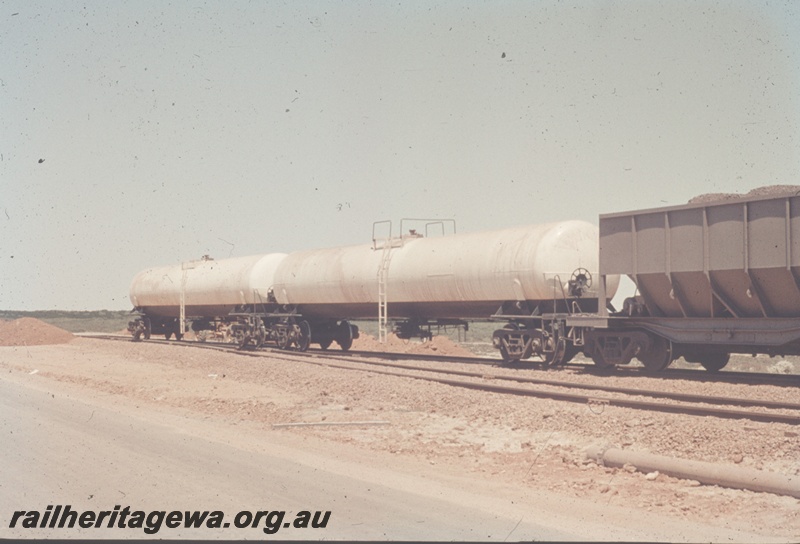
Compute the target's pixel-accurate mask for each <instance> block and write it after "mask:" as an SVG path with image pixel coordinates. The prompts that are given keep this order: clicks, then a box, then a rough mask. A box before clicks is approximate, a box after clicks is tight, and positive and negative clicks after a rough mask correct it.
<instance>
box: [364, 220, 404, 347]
mask: <svg viewBox="0 0 800 544" xmlns="http://www.w3.org/2000/svg"><path fill="white" fill-rule="evenodd" d="M380 224H388V226H389V234H388V236H387V237H386V238H377V237H376V236H375V227H376V226H377V225H380ZM379 244H382V246H383V247H382V252H381V260H380V263H379V264H378V342H379V343H381V344H385V343H386V341H387V340H388V338H389V264H390V263H391V262H392V249H394V248H396V247H402V246H403V237H402V236H401V237H399V238H392V222H391V221H376V222H375V223H373V224H372V249H374V250H376V251H377V250H378V248H379Z"/></svg>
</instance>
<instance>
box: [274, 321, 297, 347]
mask: <svg viewBox="0 0 800 544" xmlns="http://www.w3.org/2000/svg"><path fill="white" fill-rule="evenodd" d="M290 327H293V325H287V324H285V323H282V324H280V325H278V326H277V327H276V330H275V332H276V335H277V338H276V339H275V344H277V346H278V348H279V349H289V346H291V345H292V339H291V338H290V336H289V330H290Z"/></svg>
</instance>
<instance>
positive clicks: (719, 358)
mask: <svg viewBox="0 0 800 544" xmlns="http://www.w3.org/2000/svg"><path fill="white" fill-rule="evenodd" d="M730 358H731V354H730V353H714V354H710V355H705V356H703V360H702V361H700V364H701V365H703V368H705V369H706V370H708V371H709V372H719V371H720V370H722V369H723V368H725V365H727V364H728V361H729V360H730Z"/></svg>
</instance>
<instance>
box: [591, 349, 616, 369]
mask: <svg viewBox="0 0 800 544" xmlns="http://www.w3.org/2000/svg"><path fill="white" fill-rule="evenodd" d="M592 362H594V364H595V366H597V367H598V368H613V367H614V363H609V362H608V361H606V359H605V357H603V352H602V351H601V350H598V349H595V350H594V351H593V352H592Z"/></svg>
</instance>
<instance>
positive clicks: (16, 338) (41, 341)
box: [0, 317, 75, 346]
mask: <svg viewBox="0 0 800 544" xmlns="http://www.w3.org/2000/svg"><path fill="white" fill-rule="evenodd" d="M73 338H75V337H74V336H72V333H71V332H68V331H65V330H64V329H59V328H58V327H56V326H54V325H50V324H49V323H45V322H44V321H40V320H38V319H34V318H32V317H21V318H19V319H15V320H14V321H0V346H41V345H45V344H66V343H67V342H69V341H70V340H72V339H73Z"/></svg>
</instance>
